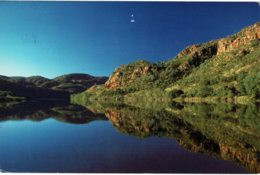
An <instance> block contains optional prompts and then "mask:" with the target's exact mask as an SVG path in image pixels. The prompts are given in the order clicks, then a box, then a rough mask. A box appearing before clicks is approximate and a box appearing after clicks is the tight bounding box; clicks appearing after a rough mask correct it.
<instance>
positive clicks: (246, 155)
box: [104, 104, 260, 172]
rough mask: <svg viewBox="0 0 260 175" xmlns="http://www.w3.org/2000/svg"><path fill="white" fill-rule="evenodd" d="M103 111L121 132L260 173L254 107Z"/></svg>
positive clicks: (258, 112)
mask: <svg viewBox="0 0 260 175" xmlns="http://www.w3.org/2000/svg"><path fill="white" fill-rule="evenodd" d="M104 112H105V114H106V116H107V117H108V118H109V120H110V121H111V122H112V123H113V125H114V126H115V127H116V128H117V129H118V130H119V131H120V132H122V133H126V134H129V135H134V136H137V137H141V138H144V137H148V136H159V137H167V138H172V139H175V140H177V141H178V143H179V144H181V145H182V146H183V147H185V148H186V149H188V150H191V151H193V152H205V153H208V154H210V155H212V156H216V157H220V158H222V159H224V160H231V161H234V162H238V163H240V164H242V165H243V166H244V167H246V168H247V169H248V170H249V171H250V172H260V166H259V156H260V142H259V138H260V133H259V131H260V130H259V124H260V118H259V117H260V116H259V114H260V111H259V107H258V106H257V105H248V106H246V105H232V104H212V105H207V104H193V105H188V104H185V105H183V104H174V105H173V106H172V107H170V108H167V109H166V110H158V111H151V110H147V109H140V108H135V107H123V108H120V107H112V108H106V110H105V111H104Z"/></svg>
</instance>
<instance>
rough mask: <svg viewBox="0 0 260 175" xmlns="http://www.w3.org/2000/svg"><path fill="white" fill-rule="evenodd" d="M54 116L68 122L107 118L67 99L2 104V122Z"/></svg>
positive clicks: (0, 110) (35, 119)
mask: <svg viewBox="0 0 260 175" xmlns="http://www.w3.org/2000/svg"><path fill="white" fill-rule="evenodd" d="M48 118H53V119H56V120H58V121H61V122H67V123H75V124H81V123H88V122H91V121H93V120H107V118H106V117H105V116H104V114H97V113H93V112H91V111H90V110H88V109H86V108H85V107H82V106H79V105H72V104H69V103H68V102H67V101H55V100H54V101H31V102H25V103H17V104H5V105H1V106H0V122H1V121H7V120H25V119H26V120H32V121H42V120H45V119H48Z"/></svg>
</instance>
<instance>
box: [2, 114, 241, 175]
mask: <svg viewBox="0 0 260 175" xmlns="http://www.w3.org/2000/svg"><path fill="white" fill-rule="evenodd" d="M0 126H1V129H0V131H1V132H0V168H1V169H3V170H6V171H19V172H30V171H36V172H58V171H59V172H243V170H242V169H241V168H239V167H237V166H235V165H233V164H231V163H228V162H225V161H222V160H216V159H214V158H212V157H209V156H207V155H202V154H195V153H191V152H188V151H186V150H184V149H183V148H182V147H180V146H179V145H178V144H177V143H176V141H175V140H170V139H166V138H158V137H149V138H146V139H139V138H135V137H132V136H127V135H124V134H120V133H119V132H117V131H116V130H115V129H114V128H113V126H112V125H111V123H110V122H108V121H94V122H91V123H89V124H82V125H74V124H68V123H62V122H58V121H56V120H53V119H47V120H44V121H41V122H32V121H27V120H24V121H7V122H1V123H0Z"/></svg>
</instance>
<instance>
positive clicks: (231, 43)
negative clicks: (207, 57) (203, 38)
mask: <svg viewBox="0 0 260 175" xmlns="http://www.w3.org/2000/svg"><path fill="white" fill-rule="evenodd" d="M259 38H260V23H256V24H254V25H252V26H249V27H247V28H245V29H244V30H242V31H240V32H238V33H237V34H235V35H232V36H230V37H227V38H222V39H220V40H218V51H217V54H221V53H223V52H230V51H232V50H235V49H237V48H240V47H241V46H244V45H247V44H249V43H250V42H251V41H252V40H256V39H259Z"/></svg>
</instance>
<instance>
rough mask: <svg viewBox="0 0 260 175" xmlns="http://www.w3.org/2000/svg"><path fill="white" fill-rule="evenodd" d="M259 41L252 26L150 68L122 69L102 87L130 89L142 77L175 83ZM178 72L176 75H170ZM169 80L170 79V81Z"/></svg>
mask: <svg viewBox="0 0 260 175" xmlns="http://www.w3.org/2000/svg"><path fill="white" fill-rule="evenodd" d="M259 37H260V23H255V24H254V25H252V26H249V27H247V28H245V29H243V30H241V31H240V32H238V33H236V34H234V35H231V36H228V37H225V38H222V39H219V40H214V41H210V42H208V43H203V44H197V45H192V46H189V47H187V48H186V49H184V50H183V51H181V52H180V53H179V54H178V55H177V56H176V57H175V59H172V60H169V61H167V62H164V63H161V64H152V63H149V62H147V61H137V62H134V63H130V64H128V65H123V66H120V67H118V68H116V70H115V71H114V72H113V73H112V75H111V76H110V77H109V79H108V81H107V82H106V83H105V85H106V88H108V89H117V88H120V87H123V86H129V85H131V84H134V83H135V82H136V81H138V80H140V79H142V78H143V77H147V76H150V77H152V78H151V81H155V79H164V80H163V81H165V80H166V79H167V81H169V80H170V81H169V83H168V84H171V83H173V82H174V81H176V79H175V77H177V76H179V78H181V77H182V76H183V75H187V73H189V72H191V70H192V69H193V68H194V67H198V66H199V65H201V64H202V63H203V62H204V61H205V60H207V59H211V58H212V57H214V56H218V55H223V54H225V53H229V52H233V51H234V52H236V53H235V56H241V55H242V56H243V55H246V54H248V53H251V52H253V51H254V50H256V49H257V48H259V47H258V46H256V47H253V46H252V47H247V46H249V45H250V44H254V43H256V44H257V43H258V42H259ZM169 69H170V70H171V71H172V72H174V71H175V72H177V73H176V74H172V75H169V74H171V72H170V71H169ZM169 76H171V77H169ZM171 79H172V81H171ZM142 81H143V83H147V81H149V78H144V80H142Z"/></svg>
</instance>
